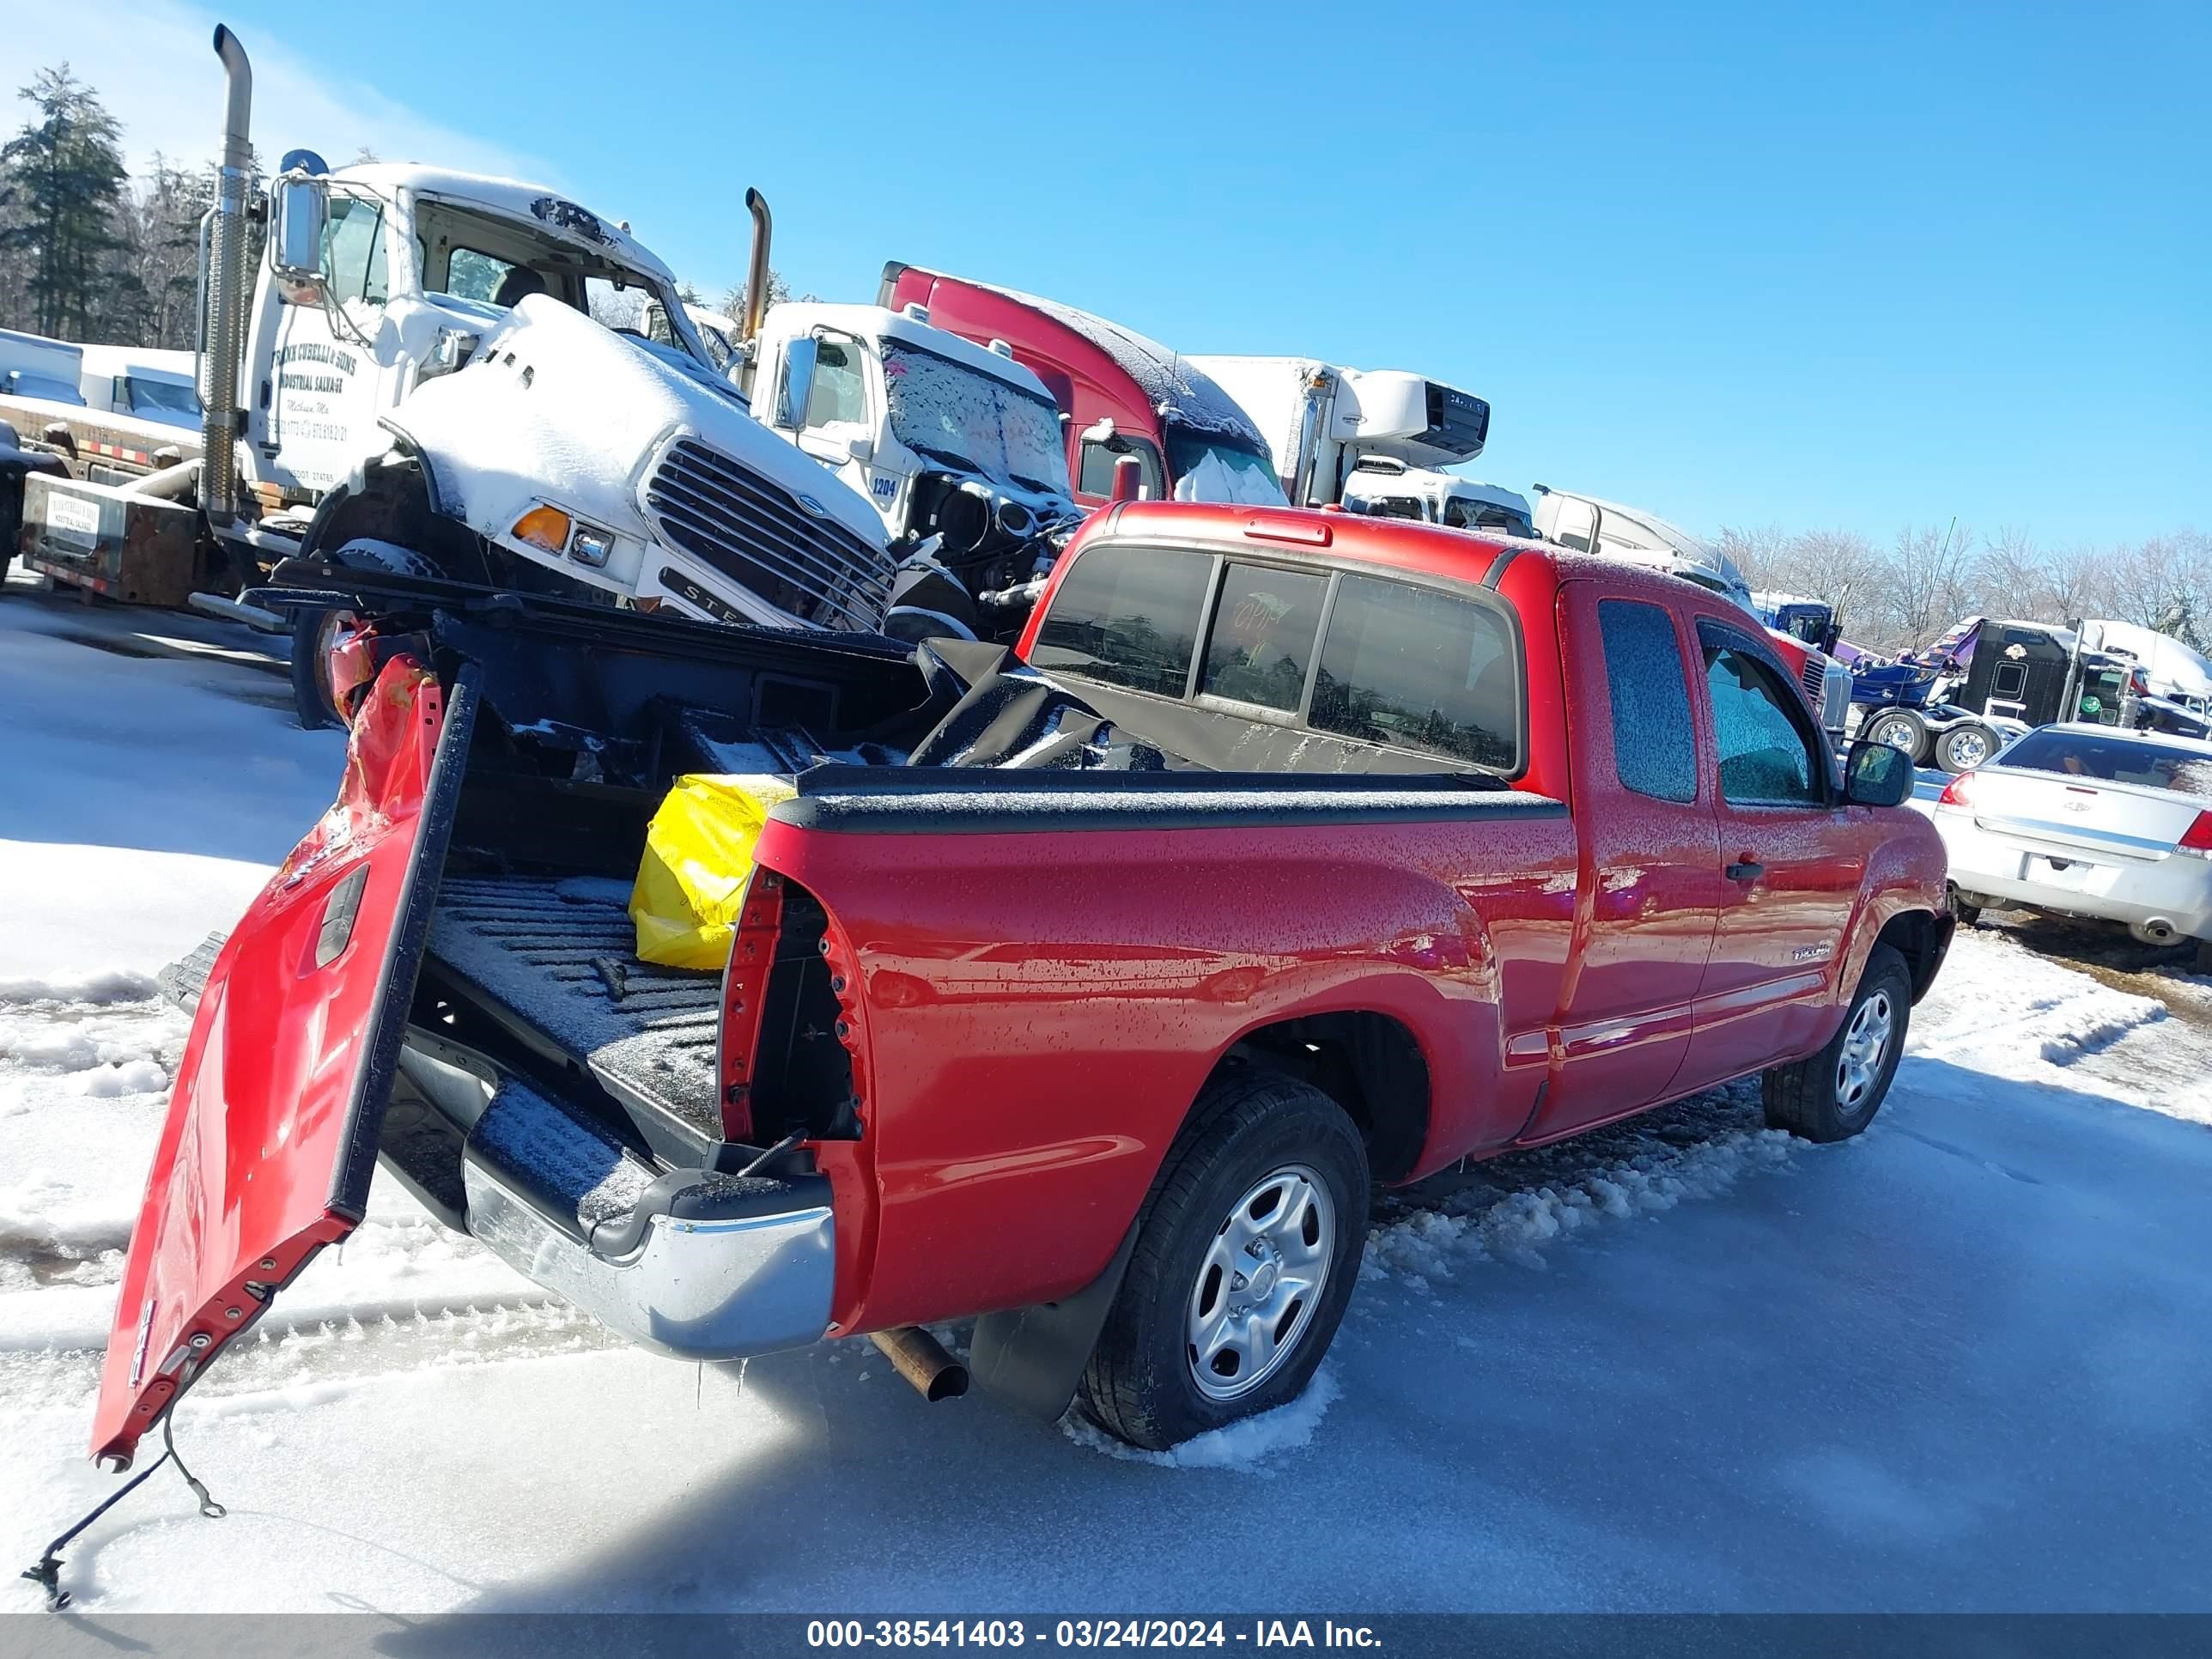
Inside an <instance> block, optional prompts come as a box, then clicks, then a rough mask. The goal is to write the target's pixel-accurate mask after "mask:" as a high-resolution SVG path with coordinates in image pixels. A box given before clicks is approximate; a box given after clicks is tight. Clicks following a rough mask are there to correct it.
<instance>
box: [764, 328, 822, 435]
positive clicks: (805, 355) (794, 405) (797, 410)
mask: <svg viewBox="0 0 2212 1659" xmlns="http://www.w3.org/2000/svg"><path fill="white" fill-rule="evenodd" d="M818 350H819V346H818V343H817V341H816V340H815V338H814V337H813V336H812V335H811V334H810V335H804V336H802V337H799V339H796V340H791V341H787V343H785V345H784V348H783V373H782V374H780V375H779V376H777V377H776V383H775V423H776V424H777V425H778V426H780V427H782V428H785V430H787V431H790V432H796V431H798V430H799V428H800V427H801V426H802V425H804V424H805V417H806V399H807V398H808V396H809V395H810V394H811V392H813V390H814V362H815V358H816V356H817V353H818Z"/></svg>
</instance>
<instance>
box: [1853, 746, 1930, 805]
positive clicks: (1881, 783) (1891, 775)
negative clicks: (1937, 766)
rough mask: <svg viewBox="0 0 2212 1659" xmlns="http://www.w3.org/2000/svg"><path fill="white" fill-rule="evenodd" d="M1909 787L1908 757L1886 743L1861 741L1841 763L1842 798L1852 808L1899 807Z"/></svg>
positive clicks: (1910, 796) (1911, 774)
mask: <svg viewBox="0 0 2212 1659" xmlns="http://www.w3.org/2000/svg"><path fill="white" fill-rule="evenodd" d="M1912 784H1913V772H1912V760H1911V757H1910V756H1908V755H1907V754H1906V753H1905V751H1904V750H1902V749H1893V748H1891V747H1890V746H1889V744H1886V743H1871V742H1869V741H1868V740H1867V739H1866V738H1860V739H1859V740H1858V741H1857V743H1855V744H1852V745H1851V752H1850V757H1848V758H1847V759H1845V761H1844V799H1845V800H1846V801H1848V802H1850V804H1851V805H1853V806H1902V805H1905V802H1906V801H1908V800H1910V799H1911V798H1912Z"/></svg>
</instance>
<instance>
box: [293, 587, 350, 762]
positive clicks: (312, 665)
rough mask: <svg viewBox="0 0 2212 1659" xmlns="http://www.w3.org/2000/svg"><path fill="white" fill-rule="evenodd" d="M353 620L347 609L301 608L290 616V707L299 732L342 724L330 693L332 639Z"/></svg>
mask: <svg viewBox="0 0 2212 1659" xmlns="http://www.w3.org/2000/svg"><path fill="white" fill-rule="evenodd" d="M353 619H354V617H353V612H352V611H299V612H296V613H295V615H294V616H293V617H292V709H293V713H294V714H295V716H296V717H297V718H298V720H299V722H300V729H301V731H302V732H319V731H320V730H321V729H322V728H323V727H325V726H343V725H344V724H345V721H344V720H343V718H342V717H341V716H340V714H338V710H337V702H336V701H335V699H333V698H332V697H331V672H330V659H331V641H332V640H334V639H336V638H337V630H338V629H340V628H342V627H344V626H345V625H347V624H348V623H351V622H352V621H353Z"/></svg>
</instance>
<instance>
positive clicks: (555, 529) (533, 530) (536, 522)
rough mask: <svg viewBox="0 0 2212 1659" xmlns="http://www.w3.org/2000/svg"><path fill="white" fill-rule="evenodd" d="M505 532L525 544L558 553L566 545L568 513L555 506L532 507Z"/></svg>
mask: <svg viewBox="0 0 2212 1659" xmlns="http://www.w3.org/2000/svg"><path fill="white" fill-rule="evenodd" d="M507 533H508V534H509V535H511V536H513V538H514V539H515V540H517V541H519V542H521V543H523V544H526V545H527V546H530V547H538V548H543V549H544V550H545V551H546V552H548V553H558V552H560V551H562V550H563V549H564V548H566V547H567V546H568V514H567V513H563V512H562V510H561V509H560V508H559V507H532V508H531V509H530V511H529V512H527V513H524V514H523V515H522V516H521V517H520V518H519V519H517V520H515V521H514V528H513V530H511V531H509V532H507Z"/></svg>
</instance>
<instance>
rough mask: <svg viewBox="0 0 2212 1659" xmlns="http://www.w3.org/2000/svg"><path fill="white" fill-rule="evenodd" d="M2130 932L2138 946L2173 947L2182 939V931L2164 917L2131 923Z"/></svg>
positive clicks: (2129, 925) (2154, 917)
mask: <svg viewBox="0 0 2212 1659" xmlns="http://www.w3.org/2000/svg"><path fill="white" fill-rule="evenodd" d="M2128 932H2130V933H2133V934H2134V935H2135V937H2136V943H2137V944H2138V945H2172V944H2173V943H2175V942H2176V941H2178V940H2179V939H2180V938H2181V930H2180V929H2179V927H2175V926H2174V925H2173V924H2172V922H2171V921H2167V920H2166V918H2165V917H2164V916H2153V917H2152V918H2151V919H2150V920H2149V921H2131V922H2130V923H2129V924H2128Z"/></svg>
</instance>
